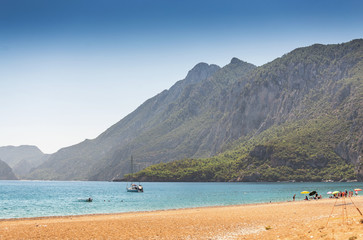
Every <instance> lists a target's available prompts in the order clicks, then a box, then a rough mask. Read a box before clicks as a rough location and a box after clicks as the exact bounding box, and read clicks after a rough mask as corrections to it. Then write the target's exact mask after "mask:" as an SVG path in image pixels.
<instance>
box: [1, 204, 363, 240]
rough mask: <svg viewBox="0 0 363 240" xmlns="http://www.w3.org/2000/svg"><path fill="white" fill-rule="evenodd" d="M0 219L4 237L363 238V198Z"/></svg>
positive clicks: (2, 236) (2, 237)
mask: <svg viewBox="0 0 363 240" xmlns="http://www.w3.org/2000/svg"><path fill="white" fill-rule="evenodd" d="M352 199H353V202H354V204H355V205H354V204H353V203H352V202H351V201H350V199H349V198H345V199H338V200H335V199H322V200H310V201H296V202H282V203H269V204H251V205H239V206H226V207H206V208H192V209H180V210H165V211H152V212H137V213H121V214H105V215H85V216H72V217H51V218H34V219H13V220H0V239H1V240H3V239H347V240H348V239H351V240H352V239H363V223H361V222H360V221H361V220H362V221H363V216H361V215H360V213H359V212H358V210H357V209H356V207H358V208H359V209H360V211H361V212H362V213H363V198H362V197H354V198H352Z"/></svg>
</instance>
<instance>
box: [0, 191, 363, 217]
mask: <svg viewBox="0 0 363 240" xmlns="http://www.w3.org/2000/svg"><path fill="white" fill-rule="evenodd" d="M362 197H363V196H354V197H353V199H359V198H362ZM347 199H348V198H347ZM321 200H330V201H333V200H335V199H334V198H323V199H310V200H308V201H306V200H295V201H292V200H287V201H277V202H271V201H270V202H260V203H244V204H232V205H215V206H200V207H185V208H168V209H156V210H146V211H144V210H143V211H130V212H115V213H89V214H79V215H59V216H58V215H56V216H39V217H20V218H0V222H2V221H18V220H42V219H53V218H55V219H56V218H74V217H87V216H108V215H122V214H137V213H153V212H163V211H178V210H193V209H205V208H225V207H242V206H258V205H271V204H284V203H294V202H313V201H321ZM362 213H363V211H362Z"/></svg>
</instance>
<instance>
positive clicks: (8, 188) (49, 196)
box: [0, 181, 363, 219]
mask: <svg viewBox="0 0 363 240" xmlns="http://www.w3.org/2000/svg"><path fill="white" fill-rule="evenodd" d="M142 185H143V186H144V193H130V192H126V183H125V182H82V181H77V182H62V181H0V219H6V218H24V217H41V216H63V215H81V214H94V213H119V212H133V211H151V210H160V209H176V208H190V207H201V206H223V205H235V204H248V203H264V202H270V201H271V202H279V201H291V200H292V196H293V195H294V194H296V200H303V198H304V196H305V195H303V194H300V192H301V191H304V190H306V191H313V190H315V191H317V192H318V193H319V194H321V195H322V196H323V198H327V197H328V196H329V195H328V194H326V193H327V192H328V191H336V190H337V191H344V190H345V189H347V190H352V189H354V188H363V183H360V182H354V183H306V182H305V183H171V182H167V183H154V182H153V183H149V182H147V183H142ZM88 197H92V198H93V202H81V201H79V199H86V198H88Z"/></svg>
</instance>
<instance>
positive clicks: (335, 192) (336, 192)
mask: <svg viewBox="0 0 363 240" xmlns="http://www.w3.org/2000/svg"><path fill="white" fill-rule="evenodd" d="M338 193H340V192H339V191H334V192H332V194H338Z"/></svg>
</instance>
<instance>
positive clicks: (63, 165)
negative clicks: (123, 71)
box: [30, 40, 363, 181]
mask: <svg viewBox="0 0 363 240" xmlns="http://www.w3.org/2000/svg"><path fill="white" fill-rule="evenodd" d="M362 49H363V40H354V41H351V42H348V43H344V44H336V45H320V44H316V45H313V46H309V47H304V48H299V49H296V50H294V51H292V52H290V53H288V54H286V55H284V56H282V57H281V58H278V59H276V60H274V61H272V62H270V63H268V64H265V65H263V66H261V67H255V66H253V65H252V64H248V63H246V62H243V61H240V60H238V59H236V58H233V59H232V61H231V62H230V64H228V65H226V66H225V67H223V68H220V67H218V66H216V65H208V64H205V63H200V64H198V65H196V66H195V67H194V68H193V69H192V70H191V71H189V73H188V75H187V77H186V78H185V79H184V80H181V81H179V82H177V83H176V84H175V85H174V86H173V87H171V88H170V89H169V90H165V91H163V92H161V93H160V94H158V95H157V96H155V97H153V98H151V99H149V100H147V101H146V102H145V103H144V104H142V105H141V106H140V107H139V108H137V109H136V110H135V111H134V112H132V113H131V114H129V115H128V116H127V117H125V118H124V119H122V120H121V121H120V122H118V123H116V124H115V125H113V126H112V127H110V128H109V129H107V130H106V131H105V132H104V133H102V134H101V135H100V136H99V137H97V138H96V139H94V140H86V141H84V142H82V143H80V144H77V145H75V146H71V147H68V148H63V149H61V150H60V151H58V152H57V153H55V154H53V155H52V156H51V157H50V158H49V160H48V161H46V162H45V163H44V164H42V165H41V166H40V167H39V168H37V169H36V170H35V171H33V172H32V173H31V175H30V178H34V179H63V180H70V179H85V180H111V179H115V178H121V177H123V175H124V174H126V173H129V172H130V157H131V155H133V157H134V160H135V162H137V163H138V166H139V168H140V169H143V168H145V167H147V166H149V165H152V164H155V163H160V164H159V165H156V166H151V167H149V168H146V169H145V170H143V171H141V172H140V173H139V174H138V175H137V177H138V178H141V179H144V180H159V181H173V180H175V181H196V180H197V181H230V180H232V181H276V180H314V181H315V180H316V181H318V180H322V179H334V180H340V179H344V178H347V179H354V178H356V177H357V176H362V174H363V173H362V170H361V167H360V166H361V164H362V163H361V161H363V160H361V157H360V156H361V155H362V141H363V140H362V136H363V134H362V133H363V112H362V109H363V108H362V106H363V102H362V101H363V89H362V79H363V73H362V71H363V52H362ZM180 159H184V160H180ZM174 160H179V161H176V162H172V163H169V164H164V163H165V162H171V161H174ZM136 169H137V167H136Z"/></svg>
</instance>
